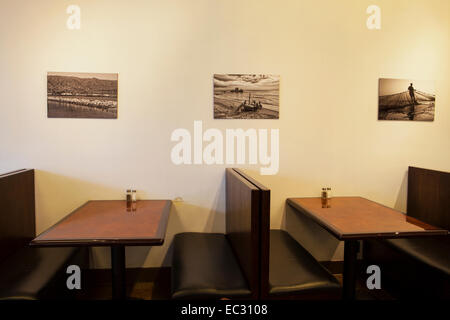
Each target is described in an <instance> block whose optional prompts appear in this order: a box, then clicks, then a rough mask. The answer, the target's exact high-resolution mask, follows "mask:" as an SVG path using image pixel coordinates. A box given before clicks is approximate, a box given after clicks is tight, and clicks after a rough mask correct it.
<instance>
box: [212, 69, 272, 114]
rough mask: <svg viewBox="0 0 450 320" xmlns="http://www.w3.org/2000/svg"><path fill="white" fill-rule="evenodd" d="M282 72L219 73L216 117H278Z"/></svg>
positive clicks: (216, 86) (215, 105)
mask: <svg viewBox="0 0 450 320" xmlns="http://www.w3.org/2000/svg"><path fill="white" fill-rule="evenodd" d="M279 100H280V76H276V75H269V74H215V75H214V119H278V118H279V110H280V105H279V104H280V103H279Z"/></svg>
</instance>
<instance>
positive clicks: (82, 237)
mask: <svg viewBox="0 0 450 320" xmlns="http://www.w3.org/2000/svg"><path fill="white" fill-rule="evenodd" d="M171 204H172V202H171V201H170V200H140V201H137V202H136V204H135V206H134V207H133V208H127V205H126V201H122V200H99V201H88V202H86V203H85V204H84V205H83V206H81V207H80V208H78V209H76V210H75V211H73V212H72V213H71V214H69V215H68V216H66V217H65V218H63V219H62V220H61V221H59V222H58V223H56V224H55V225H54V226H52V227H51V228H49V229H48V230H47V231H45V232H43V233H41V234H40V235H39V236H38V237H36V238H35V239H34V240H32V241H31V243H30V245H32V246H41V247H44V246H48V247H57V246H66V247H74V246H90V247H97V246H109V247H111V268H112V290H113V298H114V299H123V298H125V246H160V245H162V244H163V243H164V238H165V234H166V228H167V222H168V218H169V212H170V207H171ZM134 209H135V210H134Z"/></svg>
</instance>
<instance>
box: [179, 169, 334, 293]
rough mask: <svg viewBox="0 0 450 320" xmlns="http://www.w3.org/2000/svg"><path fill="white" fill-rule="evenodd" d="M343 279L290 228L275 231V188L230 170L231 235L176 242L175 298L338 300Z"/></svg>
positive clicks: (193, 237)
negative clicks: (272, 193) (272, 219)
mask: <svg viewBox="0 0 450 320" xmlns="http://www.w3.org/2000/svg"><path fill="white" fill-rule="evenodd" d="M340 296H341V288H340V285H339V283H338V281H337V280H336V279H335V278H334V277H333V276H332V275H331V274H330V273H329V272H328V271H327V270H326V269H325V268H324V267H322V265H320V264H319V262H317V261H316V260H315V259H314V258H313V256H312V255H311V254H309V252H307V251H306V250H305V249H304V248H303V247H302V246H301V245H300V244H299V243H298V242H297V241H295V240H294V239H293V238H292V237H291V236H290V235H289V234H288V233H287V232H286V231H283V230H270V190H269V189H267V188H265V187H264V186H262V185H261V184H260V183H258V182H257V181H255V180H254V179H252V178H250V177H248V176H247V175H245V174H244V173H243V172H241V171H240V170H238V169H227V170H226V234H219V233H180V234H177V235H176V236H175V238H174V241H173V263H172V298H174V299H196V298H198V299H220V298H229V299H290V298H292V299H337V298H339V297H340Z"/></svg>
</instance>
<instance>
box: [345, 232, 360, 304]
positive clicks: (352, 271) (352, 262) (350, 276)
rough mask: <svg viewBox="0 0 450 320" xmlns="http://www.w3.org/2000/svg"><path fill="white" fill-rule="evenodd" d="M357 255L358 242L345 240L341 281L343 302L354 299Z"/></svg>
mask: <svg viewBox="0 0 450 320" xmlns="http://www.w3.org/2000/svg"><path fill="white" fill-rule="evenodd" d="M357 253H358V241H357V240H346V241H345V243H344V279H343V298H344V300H354V299H355V290H356V275H357V272H356V271H357V270H356V255H357Z"/></svg>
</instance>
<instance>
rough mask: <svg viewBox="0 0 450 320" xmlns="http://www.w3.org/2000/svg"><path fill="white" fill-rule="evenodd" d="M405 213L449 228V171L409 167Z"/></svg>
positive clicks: (434, 224)
mask: <svg viewBox="0 0 450 320" xmlns="http://www.w3.org/2000/svg"><path fill="white" fill-rule="evenodd" d="M407 214H408V216H411V217H414V218H417V219H419V220H421V221H423V222H426V223H428V224H431V225H433V226H436V227H441V228H444V229H447V230H450V173H448V172H441V171H435V170H428V169H421V168H415V167H409V169H408V205H407Z"/></svg>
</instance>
